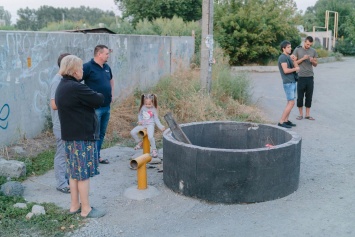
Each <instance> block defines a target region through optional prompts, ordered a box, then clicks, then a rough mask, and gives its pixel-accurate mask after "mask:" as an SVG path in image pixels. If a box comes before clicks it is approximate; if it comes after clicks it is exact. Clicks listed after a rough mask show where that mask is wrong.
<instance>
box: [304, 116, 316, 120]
mask: <svg viewBox="0 0 355 237" xmlns="http://www.w3.org/2000/svg"><path fill="white" fill-rule="evenodd" d="M304 118H305V119H308V120H315V119H314V118H313V117H311V116H306V117H304Z"/></svg>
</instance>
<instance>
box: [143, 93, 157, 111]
mask: <svg viewBox="0 0 355 237" xmlns="http://www.w3.org/2000/svg"><path fill="white" fill-rule="evenodd" d="M145 99H151V100H152V102H153V105H154V107H155V108H156V109H158V99H157V96H156V95H155V94H143V95H141V105H140V106H139V110H138V111H141V108H142V107H143V105H144V100H145Z"/></svg>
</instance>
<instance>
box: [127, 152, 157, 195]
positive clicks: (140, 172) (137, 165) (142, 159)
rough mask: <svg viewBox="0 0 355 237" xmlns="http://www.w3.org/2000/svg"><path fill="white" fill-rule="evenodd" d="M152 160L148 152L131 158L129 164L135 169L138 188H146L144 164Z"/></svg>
mask: <svg viewBox="0 0 355 237" xmlns="http://www.w3.org/2000/svg"><path fill="white" fill-rule="evenodd" d="M151 160H152V157H151V155H150V154H149V153H146V154H143V155H141V156H138V157H137V158H135V159H133V160H131V162H130V166H131V167H132V169H136V170H137V182H138V189H147V187H148V182H147V166H146V164H147V163H148V162H150V161H151Z"/></svg>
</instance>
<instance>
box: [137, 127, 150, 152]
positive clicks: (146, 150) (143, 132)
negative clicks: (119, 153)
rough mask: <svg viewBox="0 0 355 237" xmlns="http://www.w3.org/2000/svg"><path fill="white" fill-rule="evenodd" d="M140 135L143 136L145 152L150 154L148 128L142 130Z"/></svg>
mask: <svg viewBox="0 0 355 237" xmlns="http://www.w3.org/2000/svg"><path fill="white" fill-rule="evenodd" d="M138 135H139V136H141V137H142V138H143V154H147V153H149V154H150V142H149V139H148V133H147V129H146V128H145V129H143V130H140V131H139V132H138Z"/></svg>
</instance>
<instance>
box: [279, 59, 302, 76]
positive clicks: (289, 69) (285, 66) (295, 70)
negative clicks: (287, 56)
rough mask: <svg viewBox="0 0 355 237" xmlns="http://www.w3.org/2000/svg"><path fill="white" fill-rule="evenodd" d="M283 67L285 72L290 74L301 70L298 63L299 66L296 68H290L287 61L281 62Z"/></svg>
mask: <svg viewBox="0 0 355 237" xmlns="http://www.w3.org/2000/svg"><path fill="white" fill-rule="evenodd" d="M281 67H282V70H283V72H284V73H285V74H290V73H293V72H297V71H299V70H300V68H299V67H298V65H297V67H296V66H295V67H294V68H288V67H287V62H284V63H281Z"/></svg>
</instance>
